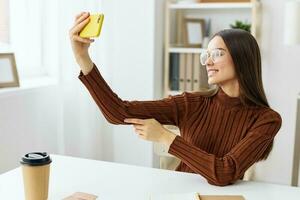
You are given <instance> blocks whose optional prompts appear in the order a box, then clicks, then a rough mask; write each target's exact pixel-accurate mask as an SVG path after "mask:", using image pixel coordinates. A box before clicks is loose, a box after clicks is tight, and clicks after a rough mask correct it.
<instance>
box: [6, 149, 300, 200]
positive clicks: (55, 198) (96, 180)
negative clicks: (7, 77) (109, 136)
mask: <svg viewBox="0 0 300 200" xmlns="http://www.w3.org/2000/svg"><path fill="white" fill-rule="evenodd" d="M51 157H52V160H53V162H52V164H51V175H50V187H49V199H51V200H59V199H62V198H64V197H66V196H69V195H71V194H73V193H74V192H77V191H80V192H87V193H91V194H95V195H98V196H99V198H98V199H99V200H117V199H118V200H121V199H123V200H125V199H126V200H127V199H128V200H149V194H150V193H181V192H195V191H198V192H200V194H238V195H243V196H244V197H245V198H246V200H260V199H261V200H267V199H270V200H276V199H278V200H279V199H280V200H282V199H289V200H293V199H295V200H296V199H297V200H299V199H300V188H296V187H288V186H280V185H274V184H264V183H257V182H242V181H241V182H238V183H237V184H235V185H232V186H226V187H217V186H212V185H209V184H208V183H207V182H206V180H204V179H203V178H201V177H200V176H199V175H196V174H188V173H180V172H173V171H167V170H160V169H152V168H145V167H137V166H130V165H124V164H116V163H110V162H103V161H95V160H87V159H81V158H74V157H66V156H58V155H51ZM121 197H122V198H121ZM0 199H1V200H22V199H24V197H23V182H22V174H21V170H20V168H17V169H14V170H12V171H9V172H7V173H4V174H2V175H0Z"/></svg>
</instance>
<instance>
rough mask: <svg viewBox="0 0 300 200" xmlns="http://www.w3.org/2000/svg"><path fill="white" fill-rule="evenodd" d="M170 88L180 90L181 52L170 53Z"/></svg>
mask: <svg viewBox="0 0 300 200" xmlns="http://www.w3.org/2000/svg"><path fill="white" fill-rule="evenodd" d="M169 80H170V89H171V90H179V54H178V53H171V54H170V76H169Z"/></svg>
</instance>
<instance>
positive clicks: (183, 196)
mask: <svg viewBox="0 0 300 200" xmlns="http://www.w3.org/2000/svg"><path fill="white" fill-rule="evenodd" d="M150 200H245V198H244V197H243V196H240V195H199V193H198V192H192V193H174V194H154V195H151V197H150Z"/></svg>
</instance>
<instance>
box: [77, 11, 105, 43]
mask: <svg viewBox="0 0 300 200" xmlns="http://www.w3.org/2000/svg"><path fill="white" fill-rule="evenodd" d="M103 20H104V15H103V14H92V15H90V21H89V23H88V24H87V25H85V27H83V29H82V30H81V32H80V33H79V36H80V37H83V38H92V37H99V35H100V32H101V28H102V24H103Z"/></svg>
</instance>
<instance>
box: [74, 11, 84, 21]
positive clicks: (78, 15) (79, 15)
mask: <svg viewBox="0 0 300 200" xmlns="http://www.w3.org/2000/svg"><path fill="white" fill-rule="evenodd" d="M84 13H85V12H81V13H79V14H77V15H76V17H75V22H76V21H77V19H79V17H81V15H83V14H84Z"/></svg>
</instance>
